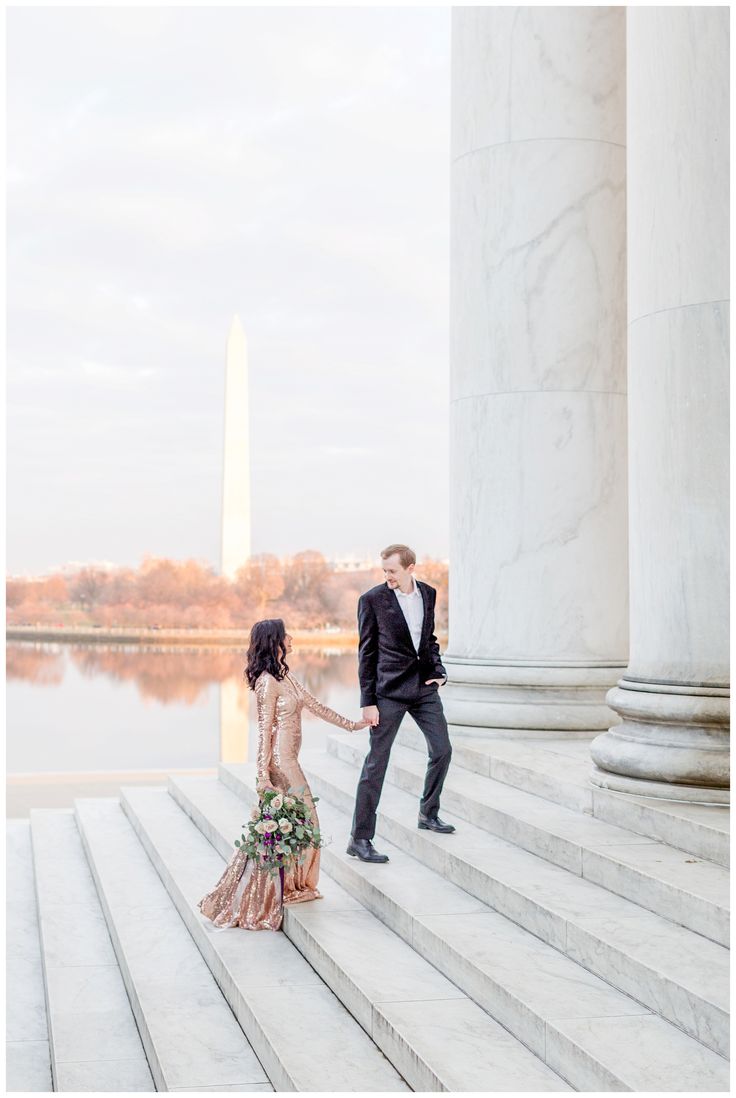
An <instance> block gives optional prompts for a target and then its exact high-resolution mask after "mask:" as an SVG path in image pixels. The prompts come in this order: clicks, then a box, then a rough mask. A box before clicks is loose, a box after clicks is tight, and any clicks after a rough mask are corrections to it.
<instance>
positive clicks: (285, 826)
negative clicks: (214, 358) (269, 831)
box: [279, 819, 294, 835]
mask: <svg viewBox="0 0 736 1098" xmlns="http://www.w3.org/2000/svg"><path fill="white" fill-rule="evenodd" d="M279 829H280V831H281V834H282V835H288V834H289V832H290V831H293V830H294V828H293V827H292V825H291V824H290V823H289V821H288V820H285V819H284V820H279Z"/></svg>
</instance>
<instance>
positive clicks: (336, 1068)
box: [122, 779, 407, 1093]
mask: <svg viewBox="0 0 736 1098" xmlns="http://www.w3.org/2000/svg"><path fill="white" fill-rule="evenodd" d="M211 780H213V781H214V779H211ZM122 804H123V809H124V811H125V813H126V815H127V817H128V819H129V820H130V822H131V824H132V825H133V827H134V828H135V831H136V833H137V835H138V837H139V839H140V841H141V843H142V844H143V846H144V847H145V850H146V853H147V854H148V856H149V858H150V859H151V861H152V863H153V865H154V866H155V867H156V870H157V872H158V874H159V877H160V878H161V880H162V881H163V882H164V885H165V886H166V889H167V891H168V893H169V895H170V896H171V898H172V900H173V902H174V904H175V905H176V908H177V911H178V912H179V915H180V916H181V918H182V919H183V920H184V923H185V924H186V926H187V929H188V930H189V932H190V934H191V935H192V938H193V939H194V942H195V943H196V945H197V947H198V948H199V950H200V952H201V954H202V956H203V958H204V960H205V961H206V963H207V965H208V967H209V969H210V971H211V972H212V974H213V975H214V977H215V979H216V980H217V983H218V984H219V986H220V988H221V989H222V992H223V994H224V995H225V997H226V999H227V1001H228V1003H229V1004H230V1007H231V1009H232V1011H233V1013H234V1014H235V1017H236V1018H237V1019H238V1022H239V1023H240V1025H241V1027H242V1029H243V1031H244V1032H245V1033H246V1034H247V1036H248V1039H249V1041H250V1043H251V1045H252V1046H253V1048H254V1049H255V1051H256V1053H257V1054H258V1057H259V1059H260V1061H261V1063H262V1064H263V1065H264V1067H265V1069H266V1071H267V1073H268V1076H269V1078H270V1079H271V1082H272V1083H273V1086H274V1087H275V1089H276V1090H277V1091H323V1092H327V1093H329V1092H333V1093H342V1092H346V1091H353V1090H363V1091H370V1092H376V1091H384V1092H396V1091H402V1090H406V1089H407V1087H406V1084H405V1083H404V1082H403V1080H402V1079H401V1077H400V1076H399V1074H398V1073H397V1072H396V1071H395V1069H394V1068H393V1067H392V1066H391V1064H390V1063H389V1062H388V1060H387V1059H386V1058H385V1056H384V1055H383V1054H382V1053H381V1052H380V1050H379V1049H378V1048H376V1046H375V1045H374V1043H373V1042H372V1041H371V1039H370V1038H369V1037H368V1036H367V1035H366V1034H365V1033H364V1032H363V1030H362V1029H361V1027H360V1026H359V1025H358V1023H357V1022H356V1021H355V1019H354V1018H353V1017H352V1016H351V1015H350V1013H349V1011H348V1010H346V1009H345V1007H344V1006H343V1005H342V1004H341V1003H340V1002H339V1000H338V999H337V998H336V997H335V995H334V994H333V993H332V991H330V989H329V987H326V986H325V984H324V982H323V981H322V980H321V979H320V977H319V976H318V975H317V973H316V972H315V971H314V970H313V969H312V968H311V966H310V965H309V964H308V963H307V962H306V961H305V960H304V958H303V957H302V956H301V954H300V952H299V950H298V949H296V947H295V946H294V945H293V944H292V943H291V942H290V941H289V939H288V938H287V937H286V936H285V935H284V934H273V933H270V932H268V931H259V932H251V931H245V930H241V929H240V928H239V927H233V928H227V929H217V928H215V927H214V926H213V925H212V923H211V922H210V921H209V920H208V919H206V918H205V917H204V916H203V915H202V914H201V912H200V911H199V909H198V908H197V903H198V901H199V900H200V899H201V898H202V896H204V895H205V894H206V893H207V892H209V891H210V890H211V889H212V888H213V886H214V885H215V884H216V882H217V880H218V879H219V877H220V875H221V874H222V871H223V869H224V867H225V861H224V856H225V855H229V854H230V852H231V851H232V849H233V847H232V843H231V842H230V841H229V840H228V844H227V848H226V845H225V844H221V845H220V849H221V850H222V856H221V854H219V853H218V852H217V849H215V847H214V846H213V845H212V843H211V842H210V841H209V838H207V837H205V834H203V833H202V831H201V830H200V829H199V828H198V827H197V826H196V824H195V823H193V822H192V819H191V818H190V816H189V815H188V814H186V813H185V812H184V811H182V809H181V807H180V806H179V804H178V803H177V802H176V801H175V800H174V798H173V797H172V796H170V795H169V793H168V792H167V791H166V790H165V789H152V788H141V787H136V788H124V789H123V791H122ZM241 813H242V804H239V805H238V806H237V810H236V812H235V813H234V815H235V816H236V820H235V824H234V826H235V828H236V831H235V832H234V834H237V830H238V829H239V828H240V825H241V824H242V822H243V821H242V819H241V818H240V817H241ZM232 837H234V836H231V838H232ZM336 891H337V892H338V893H339V896H338V897H335V898H334V902H336V903H337V904H338V906H339V901H340V897H341V896H342V893H341V891H340V890H339V889H336ZM285 1007H286V1008H287V1009H288V1010H289V1011H291V1010H292V1009H293V1008H296V1009H297V1010H298V1012H299V1016H300V1017H301V1018H304V1019H305V1020H306V1019H308V1026H309V1030H308V1034H307V1031H306V1030H305V1028H304V1026H303V1025H302V1024H301V1023H300V1024H299V1027H298V1031H297V1032H298V1033H299V1039H295V1036H294V1028H293V1026H292V1025H291V1024H289V1025H285V1024H284V1009H285Z"/></svg>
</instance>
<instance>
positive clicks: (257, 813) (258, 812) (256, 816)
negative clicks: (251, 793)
mask: <svg viewBox="0 0 736 1098" xmlns="http://www.w3.org/2000/svg"><path fill="white" fill-rule="evenodd" d="M260 815H261V810H260V808H258V806H257V805H256V807H255V808H254V809H253V811H252V812H251V814H250V818H251V820H257V819H259V817H260Z"/></svg>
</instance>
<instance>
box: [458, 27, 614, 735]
mask: <svg viewBox="0 0 736 1098" xmlns="http://www.w3.org/2000/svg"><path fill="white" fill-rule="evenodd" d="M624 34H625V12H624V10H623V9H616V8H602V9H597V8H582V7H577V8H567V9H557V8H553V9H548V10H545V9H541V8H498V7H480V8H458V9H455V11H454V13H453V37H454V41H453V70H452V79H453V107H452V111H453V123H452V125H453V156H454V162H453V167H452V200H451V203H452V213H451V218H452V230H453V231H452V237H453V245H452V256H451V297H452V307H451V347H450V359H451V414H450V468H451V478H450V479H451V484H452V486H453V487H452V492H451V499H450V512H451V520H450V530H451V544H450V556H451V558H452V560H453V583H452V587H451V590H450V638H449V645H448V661H447V666H448V669H449V670H450V682H449V684H448V688H447V690H446V693H445V697H446V703H445V704H446V711H447V714H448V719H449V721H450V723H451V724H458V725H477V726H482V724H483V722H484V720H485V723H486V724H487V725H488V727H498V726H504V727H508V726H509V725H511V726H514V727H517V726H518V727H522V728H549V727H552V728H566V727H570V728H580V727H581V723H580V722H581V719H583V720H584V722H585V723H584V724H583V725H582V727H588V728H603V727H607V726H608V724H609V723H613V721H614V718H613V715H612V714H611V713H610V712H609V711H608V710H607V708H606V706H605V704H604V694H605V687H608V686H611V685H613V683H614V682H615V681H616V678H617V677H618V674H617V668H619V669H622V668H623V666H624V664H625V661H626V658H627V652H628V609H627V587H628V578H627V563H626V374H625V358H626V348H625V343H626V335H625V314H626V308H625V280H626V245H625V233H626V229H625V161H626V150H625V147H624V141H625V136H624V135H625V57H624V45H625V43H624ZM455 659H461V660H462V659H465V660H471V661H478V662H479V664H483V665H484V666H485V664H484V663H483V661H493V662H494V663H496V664H497V665H498V668H499V669H500V671H501V672H502V671H503V668H504V667H505V666H506V665H509V667H511V668H516V667H517V666H518V665H519V663H520V661H523V662H524V666H525V667H527V668H529V669H531V673H532V675H533V665H536V666H537V667H538V668H539V674H538V681H534V680H533V681H532V682H531V683H530V684H528V685H527V686H522V687H521V689H520V690H517V691H516V693H515V694H514V696H510V693H509V691H508V689H507V686H510V685H511V684H512V683H513V678H510V679H509V682H508V684H507V683H504V682H503V681H500V682H499V683H498V684H492V683H487V684H483V686H482V688H481V689H480V690H479V691H478V690H477V691H476V692H475V693H476V694H479V695H480V696H478V697H475V696H473V697H471V696H470V695H469V694H468V690H467V688H463V689H460V688H458V689H457V690H456V689H455V680H454V677H453V662H452V661H453V660H455ZM600 665H604V666H607V667H608V668H609V677H608V679H607V680H606V683H605V686H604V687H603V688H600V689H598V690H594V689H590V690H588V692H587V699H585V698H583V697H581V696H580V695H579V693H578V692H577V691H576V689H575V687H578V686H579V687H585V686H588V685H589V684H588V683H586V678H585V671H586V669H588V668H590V667H595V668H596V669H597V668H599V667H600ZM550 668H559V669H560V671H561V673H560V675H559V676H558V677H559V682H554V681H552V682H550V675H549V674H548V672H549V670H550ZM570 668H580V671H581V677H580V681H579V682H573V683H572V684H571V683H570V681H569V678H567V677H566V672H567V671H569V669H570ZM553 678H554V676H553ZM540 686H551V687H552V689H551V691H550V694H551V696H550V697H549V698H544V697H542V696H541V695H540V691H539V689H538V688H539V687H540ZM563 686H564V687H568V688H569V689H562V687H563ZM518 693H521V694H522V695H524V696H523V697H518V696H516V694H518ZM585 700H587V701H589V703H590V705H589V706H588V707H587V709H586V712H585V715H584V716H583V715H582V712H581V703H583V702H584V701H585Z"/></svg>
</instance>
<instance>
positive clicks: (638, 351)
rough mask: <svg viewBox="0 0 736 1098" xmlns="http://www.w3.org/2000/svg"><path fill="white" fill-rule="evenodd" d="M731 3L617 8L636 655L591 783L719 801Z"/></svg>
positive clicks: (723, 776) (724, 795)
mask: <svg viewBox="0 0 736 1098" xmlns="http://www.w3.org/2000/svg"><path fill="white" fill-rule="evenodd" d="M728 24H729V12H728V8H712V7H711V8H706V7H702V8H701V7H681V8H674V7H659V8H657V7H654V8H629V9H628V30H627V39H628V41H627V54H628V58H627V64H628V102H629V110H628V147H629V158H628V253H629V280H628V301H629V356H628V357H629V467H630V501H629V514H630V520H629V522H630V526H629V530H630V534H629V537H630V577H631V624H630V629H631V648H630V658H629V665H628V667H627V668H626V671H625V674H624V675H623V677H622V678H621V680H620V682H619V684H618V687H617V688H615V689H613V690H612V691H611V693H610V694H609V698H608V700H609V704H610V705H611V706H612V707H613V708H614V709H615V710H616V712H617V713H618V714H619V715H620V717H621V718H622V723H619V724H618V725H617V727H615V728H613V729H611V731H609V732H607V733H605V734H604V735H602V736H599V737H597V738H596V739H595V740H594V742H593V745H592V755H593V759H594V761H595V762H596V763H597V765H598V768H599V769H598V770H597V771H596V772H595V773H594V777H593V781H594V782H595V783H596V784H598V785H602V786H605V787H607V788H611V789H617V790H621V791H629V792H639V793H646V794H647V795H655V796H662V797H668V798H677V799H684V800H699V801H710V802H724V801H726V800H727V799H728V792H727V787H728V781H729V772H728V663H729V651H728V646H729V637H728V596H729V591H728V536H729V532H728V469H727V461H728V300H727V299H728V296H729V268H728V259H729V257H728V201H729V194H728V187H729V175H728V173H729V166H728V142H729V128H728V127H729V105H728V93H729V53H728Z"/></svg>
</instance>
